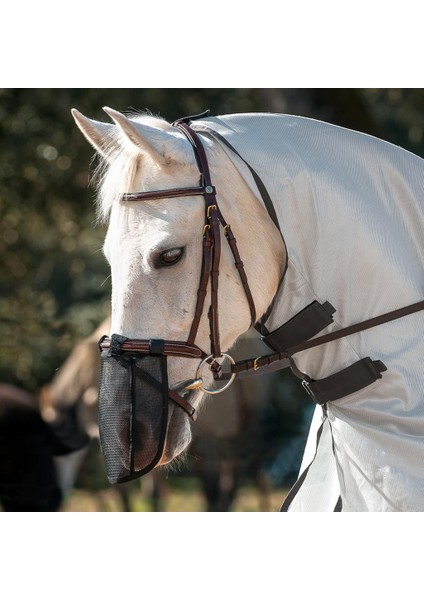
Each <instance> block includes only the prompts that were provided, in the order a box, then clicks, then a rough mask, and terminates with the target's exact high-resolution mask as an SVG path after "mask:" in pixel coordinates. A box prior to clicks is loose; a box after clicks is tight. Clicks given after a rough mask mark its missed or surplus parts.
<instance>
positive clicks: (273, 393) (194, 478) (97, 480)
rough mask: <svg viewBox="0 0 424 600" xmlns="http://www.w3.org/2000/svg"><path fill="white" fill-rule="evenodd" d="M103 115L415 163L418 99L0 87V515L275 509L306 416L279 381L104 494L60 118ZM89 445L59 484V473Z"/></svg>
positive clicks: (69, 127) (414, 92) (420, 143)
mask: <svg viewBox="0 0 424 600" xmlns="http://www.w3.org/2000/svg"><path fill="white" fill-rule="evenodd" d="M105 105H107V106H111V107H113V108H115V109H117V110H120V111H128V110H148V111H151V112H152V113H154V114H159V115H161V116H162V117H164V118H166V119H167V120H169V121H173V120H174V119H176V118H178V117H181V116H185V115H189V114H196V113H199V112H202V111H203V110H205V109H207V108H209V109H210V110H211V113H212V114H213V115H219V114H225V113H232V112H251V111H264V112H279V113H290V114H296V115H303V116H308V117H313V118H317V119H321V120H324V121H328V122H331V123H334V124H337V125H341V126H344V127H348V128H351V129H355V130H359V131H362V132H365V133H369V134H372V135H375V136H377V137H380V138H383V139H385V140H388V141H390V142H392V143H394V144H397V145H400V146H402V147H403V148H405V149H407V150H410V151H412V152H414V153H416V154H418V155H419V156H422V157H424V137H423V132H424V90H422V89H347V88H342V89H335V88H332V89H309V88H308V89H278V88H268V89H259V88H251V89H241V88H236V89H229V88H225V89H219V88H218V89H190V88H177V89H63V88H58V89H21V88H19V89H0V220H1V228H0V290H1V294H0V504H1V506H2V507H3V510H44V511H47V510H48V511H52V510H62V511H112V510H113V511H116V510H133V511H150V510H160V511H205V510H209V511H227V510H237V511H257V510H261V511H269V510H271V511H275V510H278V509H279V507H280V505H281V503H282V501H283V499H284V495H285V494H286V492H287V490H288V488H289V487H290V486H291V484H292V483H293V482H294V481H295V479H296V476H297V471H298V469H299V466H300V461H301V458H302V451H303V447H304V443H305V439H306V435H307V430H308V425H309V422H310V418H311V415H312V410H313V408H314V407H313V406H312V403H311V401H310V399H309V397H308V396H306V397H305V395H304V393H303V388H302V386H301V385H300V384H299V382H298V381H297V380H294V379H293V378H292V376H291V375H290V374H289V373H285V372H284V373H280V374H277V375H272V376H263V377H260V378H258V379H256V378H255V379H254V380H251V381H249V383H248V384H246V383H243V382H242V383H238V384H237V385H235V386H233V388H231V392H230V391H229V392H228V393H227V394H226V396H225V397H223V396H217V397H215V398H214V399H213V401H212V400H210V401H208V402H207V404H206V407H205V409H204V411H203V412H202V414H201V418H200V419H199V422H198V423H197V424H196V428H195V430H194V440H193V443H192V445H191V447H190V449H189V451H188V456H187V457H186V459H185V461H184V462H182V463H181V464H179V465H178V469H176V470H174V471H161V470H159V471H155V474H154V475H149V476H147V477H145V478H143V479H141V480H137V481H135V482H132V483H130V484H125V485H124V486H117V487H116V486H115V487H111V486H109V485H108V484H107V481H106V477H105V472H104V468H103V463H102V458H101V455H100V452H99V445H98V441H97V421H96V418H97V417H96V414H97V413H96V410H97V405H96V401H97V396H96V389H97V378H98V354H97V349H96V341H97V339H98V338H99V337H100V333H101V332H104V333H107V331H108V330H107V328H105V326H104V325H103V327H104V329H103V330H102V322H103V321H104V319H106V318H107V317H108V310H109V302H110V300H109V298H110V280H109V270H108V266H107V264H106V261H105V260H104V257H103V254H102V251H101V248H102V244H103V237H104V233H105V230H104V227H103V226H101V225H99V224H97V223H96V215H95V210H94V188H93V187H92V186H91V185H90V174H91V173H92V171H93V168H94V166H95V163H93V160H92V155H93V152H92V150H91V148H90V146H89V145H88V143H87V142H86V141H85V140H84V138H83V136H82V135H81V133H80V132H79V130H78V129H77V128H76V126H75V124H74V121H73V119H72V117H71V114H70V109H71V108H72V107H75V108H78V110H80V111H81V112H82V113H84V114H85V115H87V116H89V117H92V118H95V119H98V120H103V121H107V120H108V119H107V117H106V115H105V114H104V112H103V111H102V109H101V107H102V106H105ZM99 327H100V329H99ZM259 347H260V340H258V339H257V338H254V337H252V336H250V335H248V336H246V339H245V340H244V342H243V345H241V346H240V348H239V350H238V351H239V352H240V354H244V355H246V354H248V355H249V356H251V355H253V354H254V353H255V351H256V349H258V348H259ZM252 349H253V351H252V352H250V350H252ZM259 353H260V352H258V354H259ZM63 440H65V441H66V443H65V442H64V441H63ZM85 442H88V445H87V446H86V449H85V450H82V451H80V452H77V453H76V454H75V463H74V465H73V470H72V472H70V473H66V469H65V470H63V469H62V471H61V475H60V477H61V480H60V481H59V480H58V475H57V472H58V471H57V465H58V463H60V461H61V460H62V461H63V460H64V456H66V453H67V452H69V451H71V450H74V449H76V448H79V447H80V446H81V445H83V444H84V443H85ZM64 446H66V447H64ZM34 448H37V450H36V451H35V450H34ZM53 454H54V455H56V456H58V457H59V458H53ZM73 473H75V475H76V479H74V476H73ZM64 490H65V491H64Z"/></svg>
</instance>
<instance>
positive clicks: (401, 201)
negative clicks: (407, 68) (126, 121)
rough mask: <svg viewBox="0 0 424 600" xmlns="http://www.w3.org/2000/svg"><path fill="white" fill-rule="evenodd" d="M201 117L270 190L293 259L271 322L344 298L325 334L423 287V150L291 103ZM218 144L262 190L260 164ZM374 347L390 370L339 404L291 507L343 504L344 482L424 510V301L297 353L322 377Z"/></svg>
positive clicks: (201, 125) (201, 128) (398, 507)
mask: <svg viewBox="0 0 424 600" xmlns="http://www.w3.org/2000/svg"><path fill="white" fill-rule="evenodd" d="M192 126H193V128H194V129H195V130H197V131H198V132H199V133H201V134H202V133H203V134H205V135H210V133H209V134H208V132H210V131H211V130H213V131H214V132H216V133H218V134H219V135H220V136H222V137H223V138H224V139H225V140H227V141H228V142H229V143H230V144H231V145H232V146H233V147H234V148H235V150H236V151H237V152H238V153H239V154H240V155H241V156H242V157H243V159H244V160H245V161H247V163H248V164H249V165H250V166H251V167H252V168H253V169H254V170H255V171H256V173H257V174H258V175H259V176H260V178H261V180H262V182H263V183H264V185H265V187H266V189H267V191H268V194H269V195H270V197H271V199H272V202H273V205H274V208H275V211H276V214H277V216H278V221H279V226H280V229H281V231H282V235H283V237H284V241H285V244H286V246H287V252H288V267H287V270H286V273H285V276H284V280H283V283H282V285H281V287H280V289H279V292H278V295H277V298H276V302H275V305H274V308H273V311H272V313H271V315H270V316H269V318H268V320H267V322H266V327H267V329H268V330H269V331H274V330H275V329H277V328H278V327H279V326H280V325H282V324H283V323H284V322H286V321H287V320H289V319H290V318H291V317H292V316H293V315H295V314H296V313H298V312H299V311H300V310H302V309H303V308H304V307H305V306H307V305H308V304H310V303H311V302H312V301H314V300H318V301H319V302H324V301H326V300H328V301H329V302H330V303H331V304H332V305H333V306H334V307H335V308H336V311H337V312H336V313H335V315H334V324H333V325H331V326H330V327H329V328H328V329H326V330H325V332H323V333H327V332H329V331H333V330H336V329H340V328H341V327H345V326H348V325H351V324H353V323H356V322H360V321H363V320H365V319H369V318H371V317H374V316H377V315H380V314H383V313H386V312H389V311H391V310H394V309H397V308H400V307H403V306H406V305H409V304H412V303H415V302H418V301H420V300H422V299H423V298H424V272H423V271H424V269H423V265H424V228H423V197H424V169H423V167H424V162H423V160H422V159H420V158H418V157H417V156H415V155H413V154H411V153H409V152H407V151H405V150H402V149H400V148H398V147H396V146H394V145H392V144H389V143H387V142H383V141H381V140H378V139H376V138H373V137H371V136H368V135H364V134H361V133H357V132H354V131H350V130H347V129H343V128H340V127H336V126H333V125H329V124H326V123H322V122H319V121H314V120H311V119H306V118H301V117H293V116H288V115H270V114H251V115H250V114H247V115H229V116H224V117H217V118H208V119H203V120H201V121H196V122H194V123H193V125H192ZM218 141H219V137H218ZM219 143H221V144H222V147H223V148H224V150H225V151H226V152H227V154H228V156H229V158H230V159H231V160H232V161H233V162H234V164H235V165H236V166H237V168H238V170H239V171H240V173H241V174H242V175H243V177H244V178H245V180H246V182H247V183H248V184H249V186H250V187H251V189H252V191H253V192H254V193H255V194H256V196H257V197H258V198H259V199H260V200H261V195H260V193H259V191H258V187H257V185H256V184H255V182H254V180H253V177H252V175H251V173H250V171H249V169H248V168H247V167H246V165H245V164H244V163H243V161H241V160H240V158H239V157H238V156H237V155H236V154H235V153H234V152H233V151H232V150H231V149H230V148H228V147H227V146H226V145H225V144H224V143H223V142H222V141H221V142H219ZM218 193H219V190H218ZM256 243H257V246H258V251H260V244H261V240H256ZM368 356H369V357H371V358H372V359H373V360H381V361H383V362H384V364H385V365H386V367H387V369H388V370H387V371H386V372H385V373H383V377H382V379H380V380H378V381H376V382H375V383H373V384H372V385H370V386H368V387H366V388H364V389H362V390H361V391H359V392H356V393H354V394H350V395H349V396H346V397H344V398H342V399H340V400H336V401H333V402H329V403H328V419H327V420H326V422H325V425H324V430H323V434H322V436H321V440H320V444H319V448H318V452H317V456H316V458H315V460H314V463H313V465H312V467H311V468H310V470H309V472H308V476H307V477H306V480H305V482H304V483H303V485H302V487H301V488H300V491H299V492H298V494H297V496H296V497H295V499H294V501H293V502H292V504H291V506H290V510H306V511H324V510H333V509H334V506H335V504H336V501H337V499H338V497H339V494H340V495H341V497H342V503H343V510H344V511H422V510H424V384H423V383H424V376H423V367H424V312H419V313H416V314H413V315H410V316H407V317H404V318H401V319H398V320H396V321H392V322H390V323H386V324H384V325H381V326H378V327H375V328H372V329H370V330H368V331H363V332H361V333H358V334H355V335H352V336H350V337H348V338H343V339H341V340H338V341H334V342H331V343H328V344H325V345H323V346H321V347H319V348H314V349H311V350H307V351H304V352H302V353H299V354H297V355H296V357H295V358H296V363H297V365H298V367H299V368H300V370H301V371H303V372H305V373H307V374H308V375H309V376H310V377H311V378H313V379H321V378H324V377H327V376H329V375H331V374H333V373H335V372H338V371H340V370H341V369H344V368H345V367H348V366H349V365H351V364H353V363H355V362H356V361H358V360H359V359H362V358H365V357H368ZM321 415H322V411H321V408H320V407H319V406H318V407H317V409H316V413H315V418H314V420H313V423H312V425H311V430H310V435H309V439H308V443H307V446H306V450H305V456H304V461H303V465H302V468H301V470H303V468H304V467H305V466H306V465H307V464H309V463H310V461H311V460H312V458H313V456H314V454H315V450H316V431H317V428H318V426H319V424H320V420H321Z"/></svg>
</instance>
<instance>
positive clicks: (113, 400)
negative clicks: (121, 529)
mask: <svg viewBox="0 0 424 600" xmlns="http://www.w3.org/2000/svg"><path fill="white" fill-rule="evenodd" d="M126 339H127V338H125V337H123V336H119V335H113V336H112V338H111V344H110V348H109V349H108V350H103V352H102V354H101V375H100V390H99V430H100V444H101V447H102V452H103V456H104V460H105V465H106V473H107V477H108V480H109V482H110V483H122V482H124V481H129V480H130V479H134V478H136V477H140V476H141V475H144V474H145V473H148V472H149V471H151V470H152V469H153V468H154V467H155V466H156V464H157V463H158V461H159V460H160V458H161V456H162V453H163V447H164V443H165V436H166V427H167V420H168V377H167V364H166V360H167V359H166V356H164V355H163V354H160V353H158V354H153V353H152V354H145V355H140V354H136V353H133V352H127V351H123V350H122V348H121V346H122V343H123V342H124V341H125V340H126ZM158 350H160V349H158Z"/></svg>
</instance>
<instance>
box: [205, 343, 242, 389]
mask: <svg viewBox="0 0 424 600" xmlns="http://www.w3.org/2000/svg"><path fill="white" fill-rule="evenodd" d="M221 356H224V357H225V358H228V360H229V361H230V363H231V364H233V365H235V363H236V361H235V360H234V358H233V357H232V356H230V355H229V354H227V353H226V352H221ZM211 358H214V356H213V354H210V355H209V356H207V357H206V358H205V359H203V360H202V362H201V363H200V365H199V366H198V367H197V371H196V380H199V379H202V377H201V376H200V370H201V368H202V367H203V365H204V364H205V363H206V362H208V360H209V359H211ZM235 378H236V373H233V374H232V375H231V377H230V379H229V380H228V381H227V383H226V384H225V385H224V386H223V387H222V388H219V389H218V390H216V389H208V388H205V387H203V385H200V386H199V388H198V389H200V390H202V392H205V394H211V395H215V394H220V393H221V392H223V391H224V390H226V389H228V388H229V387H230V385H231V384H232V383H233V381H234V379H235Z"/></svg>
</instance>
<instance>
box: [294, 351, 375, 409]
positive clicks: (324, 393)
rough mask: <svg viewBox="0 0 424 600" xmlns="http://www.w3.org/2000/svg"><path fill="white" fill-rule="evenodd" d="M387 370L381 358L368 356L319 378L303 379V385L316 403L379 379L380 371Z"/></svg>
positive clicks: (322, 402) (331, 398)
mask: <svg viewBox="0 0 424 600" xmlns="http://www.w3.org/2000/svg"><path fill="white" fill-rule="evenodd" d="M384 371H387V367H386V365H385V364H384V363H383V362H381V360H371V358H370V357H369V356H368V357H367V358H363V359H362V360H358V362H356V363H354V364H353V365H350V366H349V367H346V369H343V370H342V371H339V372H338V373H335V374H334V375H330V376H329V377H325V378H324V379H319V380H315V381H314V380H307V379H304V380H303V382H302V383H303V386H304V388H305V390H306V391H307V392H308V394H309V395H310V396H311V397H312V398H313V399H314V400H315V402H316V403H317V404H325V403H326V402H331V401H332V400H338V399H339V398H344V396H348V395H349V394H354V393H355V392H358V391H359V390H362V389H363V388H365V387H367V386H369V385H371V383H374V381H377V379H381V378H382V375H381V373H382V372H384Z"/></svg>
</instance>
